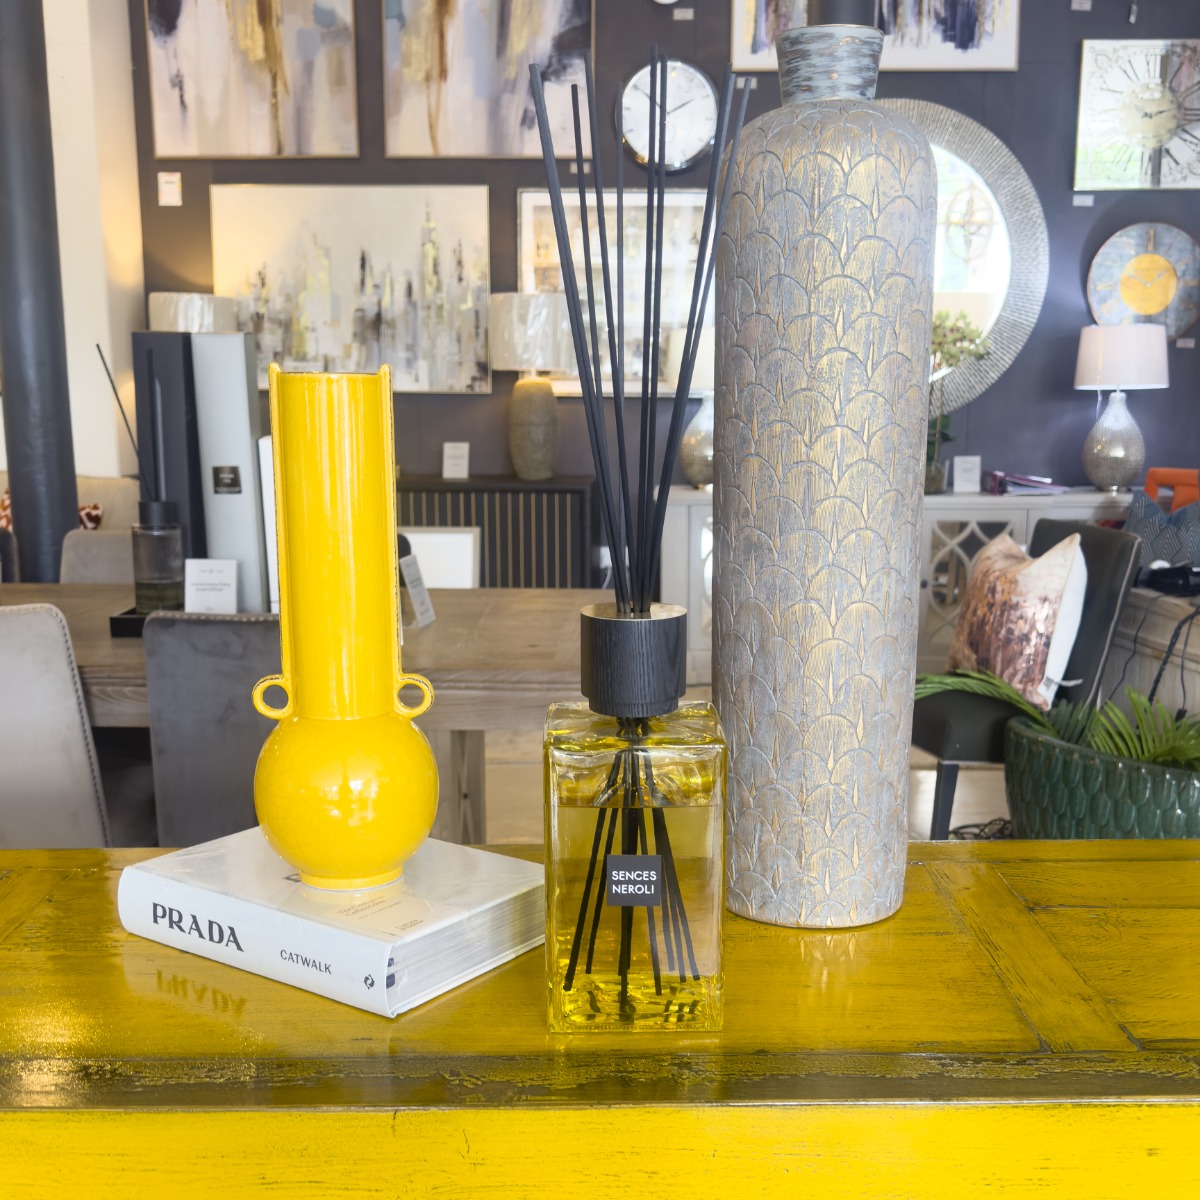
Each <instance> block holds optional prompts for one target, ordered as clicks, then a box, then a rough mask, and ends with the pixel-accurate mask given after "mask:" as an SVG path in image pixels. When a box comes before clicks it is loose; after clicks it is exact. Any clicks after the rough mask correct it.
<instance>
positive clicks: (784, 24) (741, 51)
mask: <svg viewBox="0 0 1200 1200" xmlns="http://www.w3.org/2000/svg"><path fill="white" fill-rule="evenodd" d="M730 3H731V5H732V9H731V14H732V26H731V28H732V45H731V47H730V54H731V61H732V63H733V67H734V69H735V70H738V71H774V70H776V69H777V68H778V62H777V60H776V57H775V45H774V41H775V37H776V36H777V35H778V34H779V33H781V32H783V31H784V30H785V29H791V28H793V27H795V26H798V25H803V24H804V22H805V20H806V19H807V7H808V6H807V0H730ZM879 9H880V14H879V15H880V23H881V26H882V28H883V31H884V39H883V57H882V59H881V60H880V64H879V66H880V70H882V71H1015V70H1016V69H1017V51H1018V44H1017V43H1018V24H1019V18H1020V0H880V5H879Z"/></svg>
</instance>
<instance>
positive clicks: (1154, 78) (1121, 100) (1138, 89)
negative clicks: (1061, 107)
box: [1075, 38, 1200, 192]
mask: <svg viewBox="0 0 1200 1200" xmlns="http://www.w3.org/2000/svg"><path fill="white" fill-rule="evenodd" d="M1152 188H1200V40H1197V39H1186V38H1177V39H1172V40H1158V39H1146V40H1138V41H1094V40H1093V41H1085V42H1084V43H1083V73H1082V77H1081V81H1080V87H1079V126H1078V134H1077V137H1076V143H1075V190H1076V191H1077V192H1078V191H1133V190H1142V189H1152Z"/></svg>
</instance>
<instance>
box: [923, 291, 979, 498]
mask: <svg viewBox="0 0 1200 1200" xmlns="http://www.w3.org/2000/svg"><path fill="white" fill-rule="evenodd" d="M988 349H989V347H988V342H987V338H985V337H984V336H983V330H981V329H979V328H977V327H976V326H974V325H972V324H971V319H970V318H969V317H968V316H967V314H966V313H965V312H960V313H959V314H958V316H956V317H951V316H950V314H949V312H946V311H944V310H943V311H941V312H936V313H934V314H933V340H932V343H931V350H930V356H929V431H928V436H927V439H926V444H925V494H926V495H934V494H936V493H938V492H944V491H945V490H946V464H945V463H944V462H942V460H941V451H942V445H943V443H945V442H952V441H953V440H954V438H953V436H952V435H951V433H950V432H949V425H950V418H949V416H947V415H946V412H945V392H944V388H945V379H946V376H947V375H949V374H950V372H951V371H953V370H954V368H955V367H957V366H958V365H959V364H960V363H961V362H963V361H965V360H969V359H973V358H982V357H983V356H984V355H985V354H987V352H988Z"/></svg>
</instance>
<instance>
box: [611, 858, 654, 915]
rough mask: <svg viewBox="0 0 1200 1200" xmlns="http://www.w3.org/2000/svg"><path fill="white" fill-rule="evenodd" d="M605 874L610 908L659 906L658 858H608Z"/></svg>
mask: <svg viewBox="0 0 1200 1200" xmlns="http://www.w3.org/2000/svg"><path fill="white" fill-rule="evenodd" d="M604 874H605V879H606V881H607V889H606V895H607V901H608V903H609V904H615V905H617V906H619V907H621V908H654V907H655V906H657V905H659V904H661V903H662V896H663V891H662V855H661V854H610V855H609V856H608V858H607V860H606V865H605V873H604Z"/></svg>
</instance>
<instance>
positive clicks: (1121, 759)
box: [917, 671, 1200, 838]
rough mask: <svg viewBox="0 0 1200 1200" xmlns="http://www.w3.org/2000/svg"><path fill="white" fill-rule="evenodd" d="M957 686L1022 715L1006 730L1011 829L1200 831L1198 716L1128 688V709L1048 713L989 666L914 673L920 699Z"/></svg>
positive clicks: (1019, 833) (1060, 833) (1167, 834)
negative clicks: (1005, 703)
mask: <svg viewBox="0 0 1200 1200" xmlns="http://www.w3.org/2000/svg"><path fill="white" fill-rule="evenodd" d="M947 690H957V691H965V692H971V693H974V694H976V695H984V696H991V697H994V698H996V699H1000V700H1006V701H1008V702H1009V703H1010V704H1012V705H1013V706H1014V707H1016V708H1018V709H1019V710H1020V712H1021V715H1020V716H1016V717H1014V718H1013V719H1012V720H1011V721H1010V722H1009V723H1008V728H1007V729H1006V731H1005V739H1004V790H1005V793H1006V795H1007V797H1008V807H1009V812H1010V814H1011V816H1012V824H1013V834H1014V835H1015V836H1016V837H1028V838H1127V837H1163V838H1171V837H1200V718H1197V717H1194V716H1186V715H1180V714H1175V713H1171V712H1169V711H1168V710H1167V709H1166V707H1165V706H1164V705H1163V704H1162V703H1161V702H1157V701H1151V700H1150V699H1149V698H1148V697H1146V696H1145V695H1144V694H1142V693H1141V692H1137V691H1134V690H1133V689H1132V688H1127V689H1126V692H1125V698H1126V703H1127V704H1128V707H1129V712H1128V713H1126V712H1125V711H1124V710H1123V709H1122V708H1120V707H1118V705H1117V704H1116V702H1115V701H1112V700H1110V701H1109V702H1108V703H1107V704H1105V705H1104V707H1103V708H1101V709H1098V710H1097V709H1094V708H1092V707H1090V706H1089V705H1085V704H1072V703H1068V702H1061V703H1059V704H1056V705H1054V707H1053V708H1051V709H1050V711H1049V712H1044V711H1042V710H1041V709H1039V708H1037V707H1036V706H1035V705H1033V704H1031V703H1030V702H1029V701H1028V700H1026V699H1025V697H1024V696H1022V695H1021V694H1020V693H1019V692H1017V691H1016V689H1015V688H1013V687H1012V685H1011V684H1008V683H1006V682H1005V681H1004V680H1003V679H1000V678H998V677H997V676H995V675H992V674H990V673H988V672H983V671H978V672H977V671H955V672H952V673H950V674H948V675H920V676H918V677H917V697H918V699H919V698H920V697H922V696H928V695H932V694H933V693H935V692H940V691H947Z"/></svg>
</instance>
